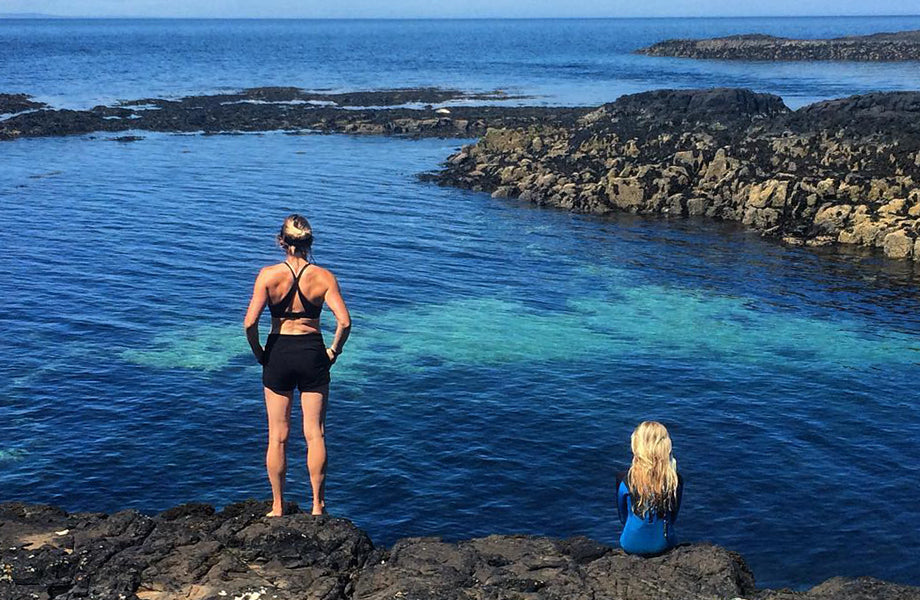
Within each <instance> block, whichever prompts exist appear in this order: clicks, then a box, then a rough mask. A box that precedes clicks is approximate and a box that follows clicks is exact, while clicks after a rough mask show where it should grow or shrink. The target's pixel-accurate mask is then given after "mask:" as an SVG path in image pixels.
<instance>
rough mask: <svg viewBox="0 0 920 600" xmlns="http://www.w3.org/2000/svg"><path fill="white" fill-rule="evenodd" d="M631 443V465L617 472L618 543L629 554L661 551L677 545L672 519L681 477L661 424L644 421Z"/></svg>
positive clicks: (677, 501)
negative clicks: (620, 530)
mask: <svg viewBox="0 0 920 600" xmlns="http://www.w3.org/2000/svg"><path fill="white" fill-rule="evenodd" d="M631 443H632V452H633V460H632V466H631V467H630V468H629V471H627V472H626V473H620V474H618V475H617V512H618V513H619V516H620V522H621V523H622V524H623V534H622V535H621V536H620V547H621V548H623V550H625V551H626V552H628V553H629V554H642V555H648V556H652V555H656V554H661V553H662V552H664V551H666V550H668V549H670V548H673V547H674V546H676V545H677V534H676V532H675V530H674V523H675V522H676V521H677V513H678V511H679V510H680V501H681V497H682V496H683V491H684V482H683V478H682V477H681V476H680V474H679V473H678V472H677V461H676V460H675V459H674V457H673V456H672V455H671V437H670V436H669V435H668V430H667V429H665V426H664V425H662V424H661V423H659V422H657V421H643V422H642V423H640V424H639V426H638V427H636V429H635V431H633V434H632V438H631Z"/></svg>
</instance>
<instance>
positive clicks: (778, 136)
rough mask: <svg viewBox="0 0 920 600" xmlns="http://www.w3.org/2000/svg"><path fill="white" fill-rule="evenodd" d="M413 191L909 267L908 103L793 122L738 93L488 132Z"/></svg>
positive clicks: (918, 187)
mask: <svg viewBox="0 0 920 600" xmlns="http://www.w3.org/2000/svg"><path fill="white" fill-rule="evenodd" d="M424 178H426V179H430V180H434V181H437V182H439V183H440V184H442V185H451V186H456V187H461V188H466V189H471V190H475V191H485V192H491V193H492V195H493V196H494V197H498V198H520V199H521V200H524V201H527V202H531V203H534V204H537V205H543V206H553V207H558V208H563V209H567V210H572V211H576V212H584V213H595V214H604V213H609V212H616V211H620V212H629V213H637V214H655V215H664V216H668V217H697V216H704V217H709V218H714V219H721V220H727V221H739V222H741V223H743V224H744V225H746V226H747V227H749V228H751V229H754V230H757V231H760V232H762V233H763V234H764V235H766V236H771V237H775V238H778V239H782V240H784V241H786V242H788V243H792V244H807V245H813V246H822V245H829V244H837V243H840V244H855V245H859V246H867V247H871V248H877V249H879V250H880V251H882V252H884V253H885V254H886V255H887V256H889V257H891V258H897V259H911V258H913V259H915V260H920V92H886V93H876V94H868V95H864V96H854V97H850V98H844V99H839V100H830V101H826V102H819V103H816V104H813V105H810V106H806V107H803V108H801V109H799V110H796V111H791V110H789V109H788V108H787V107H786V106H785V105H784V104H783V102H782V100H781V99H780V98H779V97H777V96H772V95H768V94H756V93H754V92H751V91H749V90H741V89H707V90H658V91H653V92H645V93H641V94H634V95H630V96H623V97H621V98H620V99H618V100H617V101H615V102H613V103H610V104H606V105H604V106H602V107H600V108H598V109H596V110H594V111H591V112H590V113H587V114H585V115H584V116H582V117H581V118H579V119H577V120H576V121H575V123H574V124H573V125H568V124H564V123H547V124H542V125H538V126H528V127H516V128H501V129H497V128H496V129H490V130H489V131H488V132H487V133H486V134H485V135H484V136H483V137H482V138H481V139H480V140H479V141H478V142H477V143H476V144H472V145H468V146H464V147H463V148H462V149H461V150H460V151H459V152H457V153H456V154H454V155H453V156H451V157H450V158H449V159H448V161H447V162H446V163H445V165H444V168H443V169H442V170H441V171H439V172H437V173H434V174H428V175H425V176H424Z"/></svg>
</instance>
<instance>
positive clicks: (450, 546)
mask: <svg viewBox="0 0 920 600" xmlns="http://www.w3.org/2000/svg"><path fill="white" fill-rule="evenodd" d="M268 508H269V506H268V504H267V503H261V502H255V501H246V502H242V503H238V504H232V505H230V506H228V507H226V508H225V509H224V510H223V511H221V512H217V511H215V510H214V508H213V507H211V506H209V505H206V504H184V505H181V506H177V507H175V508H173V509H170V510H167V511H165V512H163V513H160V514H159V515H156V516H153V517H150V516H145V515H142V514H140V513H138V512H136V511H122V512H118V513H115V514H112V515H107V514H102V513H79V514H68V513H66V512H64V511H62V510H60V509H58V508H54V507H51V506H43V505H28V504H21V503H7V504H0V598H3V599H4V600H25V599H51V598H58V599H62V600H63V599H66V600H70V599H76V598H94V599H95V598H98V599H109V598H111V599H121V600H172V599H179V598H183V599H193V600H203V599H208V600H219V599H225V600H226V599H228V598H233V599H235V600H260V599H262V600H265V599H269V598H277V599H280V600H288V599H290V600H293V599H303V598H311V599H323V600H384V599H387V600H389V599H395V598H398V599H404V600H436V599H437V600H499V599H505V598H507V599H521V600H524V599H534V600H536V599H544V598H545V599H563V598H565V599H585V600H588V599H590V600H605V599H606V600H645V599H648V598H658V599H665V600H667V599H674V600H697V599H699V600H703V599H706V600H710V599H712V600H714V599H717V598H719V599H727V598H742V597H743V598H748V599H752V600H753V599H758V600H825V599H831V598H834V599H841V600H865V599H869V598H876V599H880V600H920V588H913V587H909V586H902V585H896V584H891V583H885V582H882V581H879V580H876V579H871V578H859V579H843V578H835V579H831V580H828V581H826V582H825V583H822V584H821V585H818V586H816V587H814V588H812V589H811V590H810V591H808V592H792V591H788V590H780V591H773V590H757V589H756V588H755V586H754V576H753V574H752V573H751V571H750V570H749V569H748V567H747V565H746V564H745V562H744V559H743V558H742V557H741V556H740V555H738V554H735V553H733V552H729V551H727V550H725V549H723V548H719V547H718V546H712V545H708V544H693V545H684V546H680V547H678V548H675V549H674V550H672V551H671V552H669V553H667V554H665V555H664V556H660V557H657V558H648V559H645V558H639V557H635V556H629V555H627V554H625V553H623V552H622V551H621V550H617V549H613V548H610V547H607V546H604V545H603V544H599V543H597V542H594V541H592V540H590V539H587V538H583V537H578V538H572V539H568V540H556V539H550V538H543V537H535V536H515V535H501V536H500V535H494V536H489V537H485V538H479V539H472V540H467V541H461V542H457V543H448V542H444V541H442V540H441V539H439V538H408V539H404V540H400V541H398V542H396V544H395V545H394V546H393V547H392V548H390V549H389V550H387V549H383V548H375V547H374V545H373V544H372V543H371V540H370V539H369V538H368V536H367V535H366V534H365V533H364V532H362V531H361V530H360V529H358V528H357V527H355V526H354V525H353V524H352V523H351V522H349V521H347V520H345V519H337V518H330V517H311V516H309V515H307V514H303V513H300V512H299V511H298V509H297V507H296V506H294V505H291V506H289V507H288V508H289V510H290V511H291V514H290V515H288V516H285V517H282V518H279V519H267V518H265V517H264V516H263V515H264V514H265V512H266V511H267V510H268Z"/></svg>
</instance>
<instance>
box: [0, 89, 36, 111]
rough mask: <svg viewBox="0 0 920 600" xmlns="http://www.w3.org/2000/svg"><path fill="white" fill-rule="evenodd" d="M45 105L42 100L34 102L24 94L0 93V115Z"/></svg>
mask: <svg viewBox="0 0 920 600" xmlns="http://www.w3.org/2000/svg"><path fill="white" fill-rule="evenodd" d="M45 106H47V105H46V104H45V103H44V102H35V101H33V100H31V96H27V95H25V94H0V116H2V115H6V114H11V113H18V112H22V111H25V110H34V109H38V108H44V107H45Z"/></svg>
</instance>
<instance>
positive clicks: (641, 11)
mask: <svg viewBox="0 0 920 600" xmlns="http://www.w3.org/2000/svg"><path fill="white" fill-rule="evenodd" d="M20 12H28V13H47V14H54V15H61V16H91V17H105V16H126V17H131V16H136V17H301V18H354V17H365V18H440V17H443V18H466V17H473V18H485V17H667V16H760V15H776V16H780V15H793V16H799V15H898V14H902V15H904V14H907V15H916V14H920V0H873V1H869V0H769V1H767V2H764V1H762V0H761V1H758V2H751V1H745V0H737V1H734V2H732V1H729V0H681V1H678V0H641V1H639V2H637V1H636V0H606V1H604V0H565V1H560V0H454V1H453V2H444V1H438V0H388V1H386V0H383V1H382V0H338V1H335V2H330V1H329V0H319V1H318V0H259V1H253V0H80V1H78V0H0V13H20Z"/></svg>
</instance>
